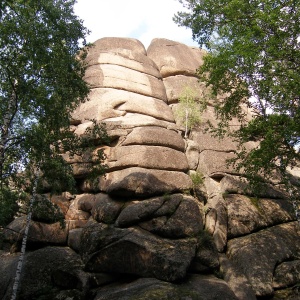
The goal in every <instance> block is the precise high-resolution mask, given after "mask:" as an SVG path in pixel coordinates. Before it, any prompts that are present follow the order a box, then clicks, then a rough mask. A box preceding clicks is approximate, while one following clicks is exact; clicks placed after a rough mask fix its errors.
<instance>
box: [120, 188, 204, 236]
mask: <svg viewBox="0 0 300 300" xmlns="http://www.w3.org/2000/svg"><path fill="white" fill-rule="evenodd" d="M116 224H117V225H118V226H119V227H123V228H124V227H129V226H134V225H139V226H140V227H141V228H143V229H145V230H148V231H150V232H152V233H154V234H157V235H160V236H163V237H167V238H187V237H190V236H197V235H199V233H200V231H201V230H202V228H203V222H202V218H201V208H200V206H199V204H198V203H197V201H196V200H195V199H194V198H192V197H188V196H183V195H181V194H174V195H165V196H163V197H157V198H150V199H147V200H143V201H133V202H131V203H129V204H127V205H126V207H125V208H124V209H123V210H122V212H121V213H120V215H119V216H118V218H117V220H116Z"/></svg>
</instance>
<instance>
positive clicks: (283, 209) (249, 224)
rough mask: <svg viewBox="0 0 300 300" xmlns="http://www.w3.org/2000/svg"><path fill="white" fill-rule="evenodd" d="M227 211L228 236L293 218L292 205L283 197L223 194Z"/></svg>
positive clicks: (239, 234)
mask: <svg viewBox="0 0 300 300" xmlns="http://www.w3.org/2000/svg"><path fill="white" fill-rule="evenodd" d="M224 198H225V201H226V205H227V212H228V237H229V238H233V237H237V236H242V235H245V234H250V233H252V232H254V231H257V230H259V229H262V228H264V227H268V226H272V225H276V224H280V223H285V222H288V221H293V220H295V212H294V209H293V205H292V203H291V202H289V201H288V200H284V199H264V198H261V199H258V198H254V197H247V196H243V195H238V194H231V195H230V194H229V195H224Z"/></svg>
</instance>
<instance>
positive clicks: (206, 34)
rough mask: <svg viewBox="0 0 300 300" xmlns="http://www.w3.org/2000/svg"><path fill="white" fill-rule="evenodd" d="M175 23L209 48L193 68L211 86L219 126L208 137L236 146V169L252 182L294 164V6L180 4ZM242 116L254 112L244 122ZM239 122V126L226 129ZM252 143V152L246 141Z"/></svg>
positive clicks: (297, 45)
mask: <svg viewBox="0 0 300 300" xmlns="http://www.w3.org/2000/svg"><path fill="white" fill-rule="evenodd" d="M179 2H180V3H182V4H183V6H184V7H185V11H183V12H178V13H177V14H176V15H175V16H174V21H175V22H176V23H177V24H178V25H180V26H185V27H189V28H191V29H192V32H193V39H194V40H196V41H197V42H198V43H199V45H200V46H201V47H205V48H206V49H207V50H208V54H207V55H206V56H205V58H204V64H203V65H202V66H201V67H200V68H199V69H198V71H197V72H198V75H199V76H200V79H201V81H204V82H206V84H207V86H211V88H212V91H213V93H214V95H222V97H218V98H217V97H216V98H215V99H214V106H215V109H216V116H217V118H218V122H219V124H218V126H217V127H215V128H214V133H216V134H218V135H219V136H223V135H224V134H228V135H230V136H232V137H233V138H234V139H235V140H236V141H238V142H239V145H240V147H239V150H238V152H237V160H235V165H236V167H237V168H238V169H239V170H244V172H245V174H246V175H247V176H248V177H249V178H250V179H252V180H254V181H255V180H258V181H259V180H261V179H260V178H259V177H258V176H257V175H258V174H259V175H261V176H263V177H264V178H269V177H270V176H273V175H274V172H276V173H277V174H279V176H280V178H281V180H282V181H283V182H284V180H285V179H286V169H287V168H289V167H293V166H295V165H297V164H298V163H299V159H300V154H299V151H297V150H295V149H297V148H298V147H299V144H300V108H299V95H300V72H299V67H300V23H299V19H300V5H299V1H291V0H287V1H277V0H275V1H274V0H265V1H246V0H217V1H213V0H179ZM247 110H251V111H252V112H254V116H253V118H252V119H251V120H250V121H249V119H247ZM233 118H237V119H238V120H239V121H240V122H241V126H240V127H236V126H230V121H231V120H232V119H233ZM249 141H251V142H254V143H253V145H255V147H254V148H252V149H251V150H249V149H250V148H249V147H248V148H247V147H245V143H247V142H249Z"/></svg>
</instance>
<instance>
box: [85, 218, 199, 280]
mask: <svg viewBox="0 0 300 300" xmlns="http://www.w3.org/2000/svg"><path fill="white" fill-rule="evenodd" d="M196 243H197V242H196V239H195V238H188V239H178V240H171V239H163V238H159V237H157V236H155V235H153V234H150V233H149V232H148V231H146V230H141V229H140V228H135V227H131V228H115V227H113V226H108V225H104V224H101V223H91V224H90V225H89V226H86V227H85V228H84V229H83V234H82V240H81V253H82V256H83V260H84V262H85V269H86V270H88V271H90V272H109V273H111V272H112V273H114V272H117V273H121V274H122V273H126V274H133V275H139V276H142V277H155V278H158V279H161V280H165V281H176V280H179V279H182V278H184V277H185V276H186V271H187V268H188V266H189V265H190V263H191V260H192V258H193V256H194V254H195V249H196Z"/></svg>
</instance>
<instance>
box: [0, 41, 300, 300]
mask: <svg viewBox="0 0 300 300" xmlns="http://www.w3.org/2000/svg"><path fill="white" fill-rule="evenodd" d="M203 55H204V52H203V51H202V50H200V49H197V48H191V47H188V46H186V45H183V44H180V43H177V42H174V41H170V40H166V39H154V40H153V41H152V43H151V44H150V46H149V47H148V49H147V51H146V50H145V48H144V46H143V45H142V44H141V43H140V42H139V41H138V40H135V39H125V38H103V39H100V40H98V41H96V42H95V44H94V47H92V48H91V49H90V50H89V53H88V56H87V63H88V68H87V72H86V78H85V79H86V81H87V82H88V83H89V84H90V85H91V87H92V89H91V93H90V96H89V99H88V100H87V101H86V102H85V103H83V104H82V105H81V106H80V107H79V108H78V109H77V110H76V111H75V112H74V115H73V127H72V130H75V131H76V132H77V133H78V134H83V133H84V131H85V129H86V128H88V127H89V126H92V124H93V123H92V122H91V120H92V119H93V120H96V121H97V122H105V124H106V127H107V131H108V134H109V136H110V139H111V143H110V145H109V146H105V147H103V146H102V148H103V149H104V151H105V154H106V157H107V158H106V164H107V166H108V172H107V175H106V177H102V178H99V181H98V182H97V184H96V185H91V184H90V183H89V181H88V180H87V175H88V172H89V169H88V168H87V164H95V163H97V161H95V157H94V156H93V155H88V156H87V157H85V158H83V157H74V158H73V159H72V160H71V159H70V160H69V163H70V164H71V165H72V167H73V171H74V176H75V178H76V180H77V189H78V193H77V194H76V195H71V194H69V193H64V194H62V195H60V196H52V197H50V196H49V195H48V194H45V195H41V197H42V196H43V197H44V198H46V199H48V200H44V201H49V203H50V201H51V202H52V203H55V204H56V205H58V207H59V208H60V210H61V212H62V213H63V214H64V218H65V222H66V227H65V228H62V227H61V226H60V224H59V223H58V222H56V220H55V219H54V218H51V216H49V215H48V216H47V218H45V217H41V216H40V215H38V214H37V215H34V217H33V221H32V224H31V228H30V233H29V241H28V252H27V254H26V261H25V265H24V270H23V274H22V285H21V289H20V299H95V300H102V299H107V300H108V299H109V300H113V299H124V300H125V299H205V300H210V299H222V300H224V299H228V300H229V299H230V300H233V299H241V300H244V299H245V300H248V299H249V300H250V299H257V298H258V299H290V300H291V299H299V297H300V292H299V283H300V239H299V224H298V222H297V220H296V217H295V212H294V209H293V206H292V203H290V202H289V201H288V200H287V199H286V198H285V195H284V193H283V192H282V191H281V190H280V189H279V187H277V186H276V184H274V185H273V186H270V187H269V188H268V189H266V190H264V191H261V193H260V194H261V196H260V198H254V197H251V195H247V194H246V192H245V189H244V187H245V184H246V183H245V182H243V181H241V174H238V173H237V172H236V171H235V170H234V169H232V168H230V167H228V166H227V164H226V160H227V159H228V158H231V157H232V156H233V152H234V150H235V149H236V145H235V143H234V142H233V141H231V140H230V139H224V140H218V139H216V138H213V137H211V136H210V135H209V134H208V133H205V132H203V130H202V129H203V128H202V126H201V125H200V126H198V127H197V128H195V129H193V130H192V131H191V132H189V137H188V139H184V138H183V130H184V129H183V128H182V126H181V125H180V122H179V120H176V115H175V114H174V113H173V112H174V110H175V109H176V106H177V105H178V98H179V96H180V94H181V92H182V89H183V88H184V87H185V86H190V87H192V88H193V89H195V90H196V91H197V93H198V95H200V97H201V95H203V94H204V93H205V88H204V86H203V85H201V84H200V83H199V82H198V79H197V77H196V76H195V71H196V69H197V67H198V66H199V65H201V63H202V57H203ZM208 104H209V103H208ZM248 115H249V118H251V114H250V113H248ZM206 120H210V121H211V122H214V114H213V108H212V107H211V106H210V105H208V108H207V110H206V111H205V112H203V116H202V122H203V124H204V123H205V121H206ZM232 125H233V126H238V122H237V121H236V120H232ZM248 146H249V147H252V146H253V145H251V143H250V142H249V145H248ZM66 159H67V158H66ZM24 218H25V217H20V218H17V219H15V220H14V221H13V222H12V223H11V224H9V225H8V227H7V228H6V229H5V231H4V237H5V240H4V250H2V252H0V255H1V256H0V261H1V264H0V298H1V299H9V298H10V294H11V289H12V282H13V278H14V273H15V267H16V263H17V259H18V251H19V250H20V249H19V246H18V245H19V243H18V241H20V240H21V238H22V233H23V231H24ZM11 245H14V246H15V247H14V250H12V249H10V248H11ZM9 249H10V250H11V251H10V252H8V251H9Z"/></svg>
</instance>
